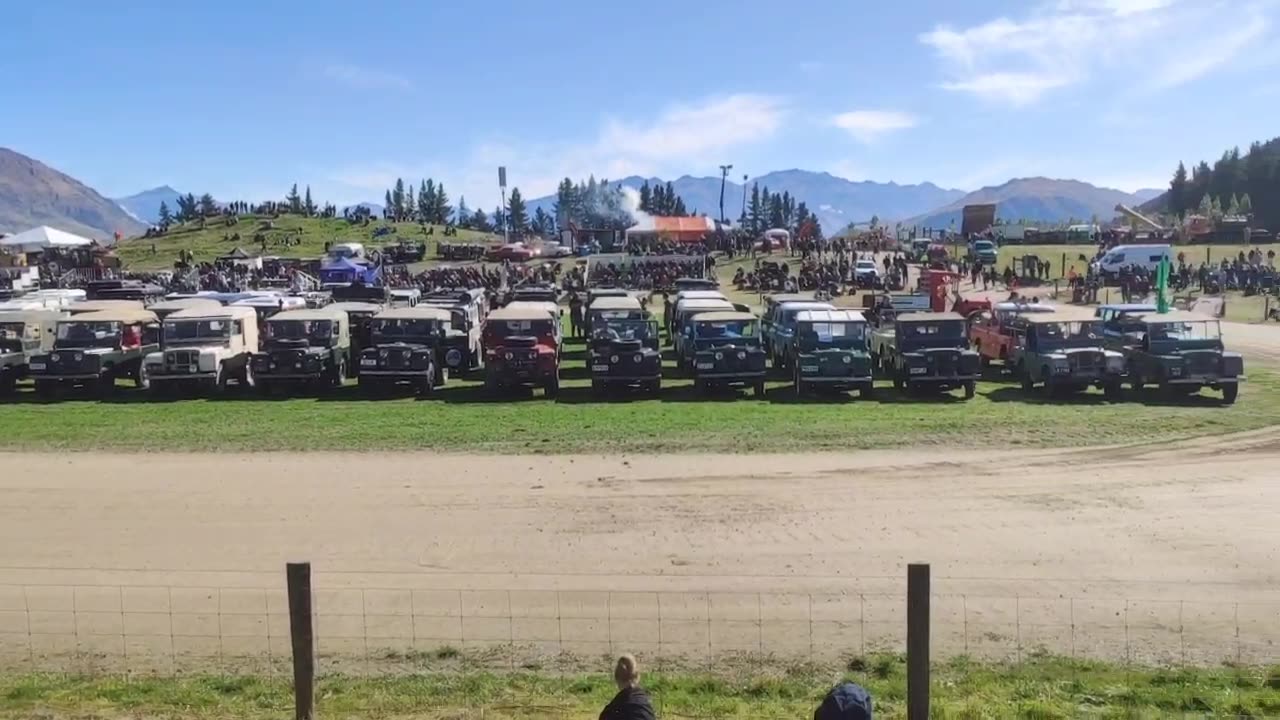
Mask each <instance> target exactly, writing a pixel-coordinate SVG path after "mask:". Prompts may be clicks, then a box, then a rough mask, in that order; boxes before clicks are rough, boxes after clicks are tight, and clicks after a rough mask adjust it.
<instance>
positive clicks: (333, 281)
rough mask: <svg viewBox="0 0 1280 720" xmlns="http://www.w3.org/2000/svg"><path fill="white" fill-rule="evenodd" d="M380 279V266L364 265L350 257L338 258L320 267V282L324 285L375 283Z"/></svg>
mask: <svg viewBox="0 0 1280 720" xmlns="http://www.w3.org/2000/svg"><path fill="white" fill-rule="evenodd" d="M381 281H382V268H381V267H380V266H377V265H366V264H364V263H359V262H355V261H354V260H352V259H351V258H338V259H337V260H334V261H333V262H330V263H328V264H327V265H324V266H322V267H321V268H320V282H321V283H322V284H324V285H344V284H350V283H354V282H362V283H365V284H366V285H377V284H378V283H380V282H381Z"/></svg>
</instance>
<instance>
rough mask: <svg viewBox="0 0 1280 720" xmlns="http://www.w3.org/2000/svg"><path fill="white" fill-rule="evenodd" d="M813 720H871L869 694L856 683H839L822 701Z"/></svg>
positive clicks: (814, 712)
mask: <svg viewBox="0 0 1280 720" xmlns="http://www.w3.org/2000/svg"><path fill="white" fill-rule="evenodd" d="M813 720H871V693H869V692H867V691H866V689H865V688H863V687H862V686H861V685H858V684H857V683H850V682H847V683H841V684H839V685H837V686H835V687H834V688H832V689H831V692H829V693H827V696H826V697H825V698H823V699H822V704H821V705H819V706H818V709H817V710H815V711H813Z"/></svg>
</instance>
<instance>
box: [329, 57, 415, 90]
mask: <svg viewBox="0 0 1280 720" xmlns="http://www.w3.org/2000/svg"><path fill="white" fill-rule="evenodd" d="M320 74H321V75H322V76H323V77H325V78H326V79H328V80H331V81H333V82H335V83H338V84H339V85H344V86H346V87H350V88H355V89H358V90H409V89H412V88H413V82H412V81H411V80H410V79H409V78H407V77H405V76H403V75H398V74H396V73H392V72H386V71H384V70H377V69H375V68H368V67H362V66H360V65H352V64H350V63H341V62H336V63H329V64H327V65H324V66H323V67H322V68H321V70H320Z"/></svg>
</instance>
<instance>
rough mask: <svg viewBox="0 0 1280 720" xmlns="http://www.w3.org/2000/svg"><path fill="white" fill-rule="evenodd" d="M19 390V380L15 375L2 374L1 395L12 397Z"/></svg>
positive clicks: (0, 381)
mask: <svg viewBox="0 0 1280 720" xmlns="http://www.w3.org/2000/svg"><path fill="white" fill-rule="evenodd" d="M17 389H18V378H17V376H16V375H14V374H13V373H4V374H0V395H12V394H13V392H14V391H15V390H17Z"/></svg>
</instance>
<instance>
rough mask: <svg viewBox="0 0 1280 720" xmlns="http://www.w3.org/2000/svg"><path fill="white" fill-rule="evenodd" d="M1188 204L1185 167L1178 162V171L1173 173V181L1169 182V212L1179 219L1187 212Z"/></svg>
mask: <svg viewBox="0 0 1280 720" xmlns="http://www.w3.org/2000/svg"><path fill="white" fill-rule="evenodd" d="M1189 204H1190V203H1189V199H1188V197H1187V166H1186V165H1183V164H1182V163H1181V162H1179V163H1178V169H1177V170H1175V171H1174V173H1173V180H1171V181H1169V212H1171V213H1173V214H1174V215H1175V216H1177V217H1181V216H1182V215H1184V214H1185V213H1186V212H1187V210H1188V205H1189Z"/></svg>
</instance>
